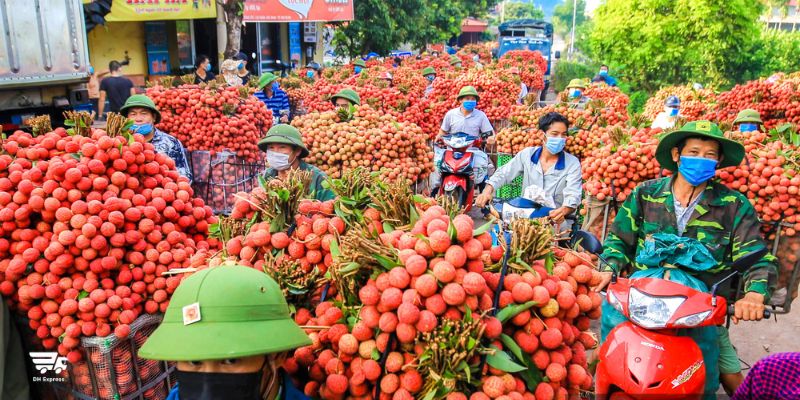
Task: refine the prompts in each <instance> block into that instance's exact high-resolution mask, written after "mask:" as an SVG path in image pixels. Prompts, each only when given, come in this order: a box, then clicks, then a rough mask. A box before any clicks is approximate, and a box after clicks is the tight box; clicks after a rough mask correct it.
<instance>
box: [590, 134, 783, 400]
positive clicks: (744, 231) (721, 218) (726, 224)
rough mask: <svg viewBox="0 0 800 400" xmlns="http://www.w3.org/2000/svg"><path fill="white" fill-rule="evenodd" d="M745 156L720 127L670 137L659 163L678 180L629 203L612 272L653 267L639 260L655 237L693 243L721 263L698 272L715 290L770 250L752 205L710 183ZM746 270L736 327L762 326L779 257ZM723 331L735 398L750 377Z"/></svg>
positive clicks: (610, 246)
mask: <svg viewBox="0 0 800 400" xmlns="http://www.w3.org/2000/svg"><path fill="white" fill-rule="evenodd" d="M743 158H744V147H743V146H742V145H741V144H739V143H737V142H734V141H732V140H729V139H726V138H725V137H724V135H723V133H722V131H721V130H720V129H719V127H717V126H716V125H715V124H713V123H710V122H708V121H696V122H690V123H688V124H686V125H685V126H684V127H683V128H681V129H680V130H677V131H674V132H671V133H670V134H668V135H666V136H664V137H663V138H662V139H661V141H660V142H659V146H658V148H657V150H656V159H657V160H658V161H659V163H660V164H661V166H662V167H663V168H666V169H668V170H671V171H673V173H674V177H667V178H661V179H656V180H651V181H648V182H644V183H642V184H641V185H639V186H638V187H636V189H634V191H633V192H632V193H631V195H630V196H629V197H628V199H627V200H626V201H625V202H624V203H623V204H622V206H621V208H620V209H619V211H618V213H617V216H616V218H615V219H614V224H613V225H612V226H611V232H610V233H609V236H608V238H607V239H606V242H605V243H604V252H603V257H604V259H605V260H607V261H608V262H609V264H610V267H611V268H613V269H615V270H616V271H624V270H626V269H627V268H633V270H641V269H645V268H647V267H646V266H644V265H639V264H637V263H636V262H635V261H634V260H635V259H636V255H637V253H638V252H639V251H640V250H642V248H643V246H644V242H645V238H646V237H647V236H648V235H650V234H653V233H657V232H661V233H671V234H675V235H678V236H684V237H691V238H695V239H697V240H698V241H699V242H700V243H702V244H704V245H705V246H706V247H707V248H708V250H709V251H710V252H711V254H712V255H713V256H714V258H715V259H716V260H717V262H718V265H717V266H716V267H715V268H712V269H710V270H708V271H702V272H694V271H692V272H694V275H695V277H696V278H698V279H699V280H701V281H703V282H704V283H705V284H706V285H707V286H708V287H709V288H710V287H711V286H712V285H713V284H714V283H716V282H718V281H719V280H721V279H722V278H723V277H725V276H727V275H728V274H729V273H730V272H731V271H730V270H731V268H732V267H731V265H732V263H733V262H734V261H736V260H737V259H739V258H740V257H742V256H744V255H747V254H751V253H754V252H758V251H762V250H764V249H766V244H765V243H764V240H763V238H762V236H761V233H760V231H759V221H758V217H757V216H756V213H755V210H754V208H753V206H752V205H751V204H750V202H749V201H748V199H747V198H746V197H745V196H744V195H742V194H741V193H739V192H736V191H733V190H730V189H728V188H727V187H725V186H724V185H722V184H720V183H718V182H714V181H711V179H712V178H713V177H714V171H715V170H716V168H725V167H730V166H738V165H739V164H740V163H741V161H742V159H743ZM628 272H632V271H631V270H628ZM742 272H743V275H744V292H745V295H744V297H743V298H742V299H739V300H738V301H736V303H735V308H736V312H735V318H734V322H738V320H739V319H741V320H759V319H761V318H762V316H763V311H764V303H765V302H766V301H767V300H768V299H769V296H770V294H771V293H772V291H773V290H774V288H775V284H776V282H777V272H776V266H775V257H774V256H772V255H770V254H769V253H765V255H764V256H763V257H762V258H761V260H760V261H758V262H757V263H755V264H754V265H752V266H750V267H749V268H748V269H747V270H746V271H742ZM603 275H604V280H603V282H602V283H601V284H600V285H599V286H598V287H596V288H595V290H600V289H602V288H604V287H605V285H607V283H608V281H609V280H610V279H611V273H610V272H606V273H604V274H603ZM730 294H731V290H724V291H721V292H720V295H723V296H726V297H729V296H728V295H730ZM720 328H721V329H720V330H719V334H720V335H719V336H720V340H719V342H720V373H721V376H720V378H721V381H722V383H723V386H724V387H725V389H726V391H728V393H733V391H735V389H736V387H738V385H739V384H740V383H741V381H742V379H743V377H742V375H741V367H740V366H739V360H738V358H737V356H736V353H735V350H734V349H733V346H732V345H731V343H730V340H729V338H728V333H727V329H725V328H724V327H720Z"/></svg>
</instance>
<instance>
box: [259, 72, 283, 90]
mask: <svg viewBox="0 0 800 400" xmlns="http://www.w3.org/2000/svg"><path fill="white" fill-rule="evenodd" d="M276 79H278V77H277V76H275V75H274V74H273V73H272V72H266V73H264V74H263V75H261V77H260V78H258V90H262V89H264V86H267V85H269V84H271V83H272V82H274V81H275V80H276Z"/></svg>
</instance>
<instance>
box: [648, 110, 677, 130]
mask: <svg viewBox="0 0 800 400" xmlns="http://www.w3.org/2000/svg"><path fill="white" fill-rule="evenodd" d="M677 121H678V116H675V117H672V116H670V115H669V114H667V113H665V112H663V111H662V112H660V113H658V115H657V116H656V119H655V120H654V121H653V124H652V125H651V126H650V127H651V128H653V129H655V128H661V129H672V128H674V127H675V123H676V122H677Z"/></svg>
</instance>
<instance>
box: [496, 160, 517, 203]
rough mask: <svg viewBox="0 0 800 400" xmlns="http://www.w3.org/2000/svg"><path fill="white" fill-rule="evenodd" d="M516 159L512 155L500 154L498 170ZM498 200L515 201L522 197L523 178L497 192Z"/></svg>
mask: <svg viewBox="0 0 800 400" xmlns="http://www.w3.org/2000/svg"><path fill="white" fill-rule="evenodd" d="M512 158H514V156H513V155H511V154H504V153H500V154H498V155H497V168H500V167H502V166H503V165H506V164H508V163H509V162H510V161H511V159H512ZM494 196H495V197H496V198H498V199H513V198H516V197H520V196H522V176H518V177H516V178H515V179H514V180H513V181H511V183H509V184H507V185H503V186H502V187H501V188H500V189H498V190H497V191H496V192H495V195H494Z"/></svg>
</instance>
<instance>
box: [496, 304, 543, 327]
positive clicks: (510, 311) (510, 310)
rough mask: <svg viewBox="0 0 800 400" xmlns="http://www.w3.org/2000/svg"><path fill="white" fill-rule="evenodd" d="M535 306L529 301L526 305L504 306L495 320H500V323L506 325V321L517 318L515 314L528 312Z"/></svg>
mask: <svg viewBox="0 0 800 400" xmlns="http://www.w3.org/2000/svg"><path fill="white" fill-rule="evenodd" d="M535 305H536V302H535V301H533V300H531V301H529V302H527V303H523V304H510V305H507V306H505V308H503V309H502V310H500V312H498V313H497V316H496V318H497V319H499V320H500V322H502V323H506V321H508V320H510V319H511V318H514V317H516V316H517V314H519V313H521V312H523V311H525V310H528V309H529V308H531V307H533V306H535Z"/></svg>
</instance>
